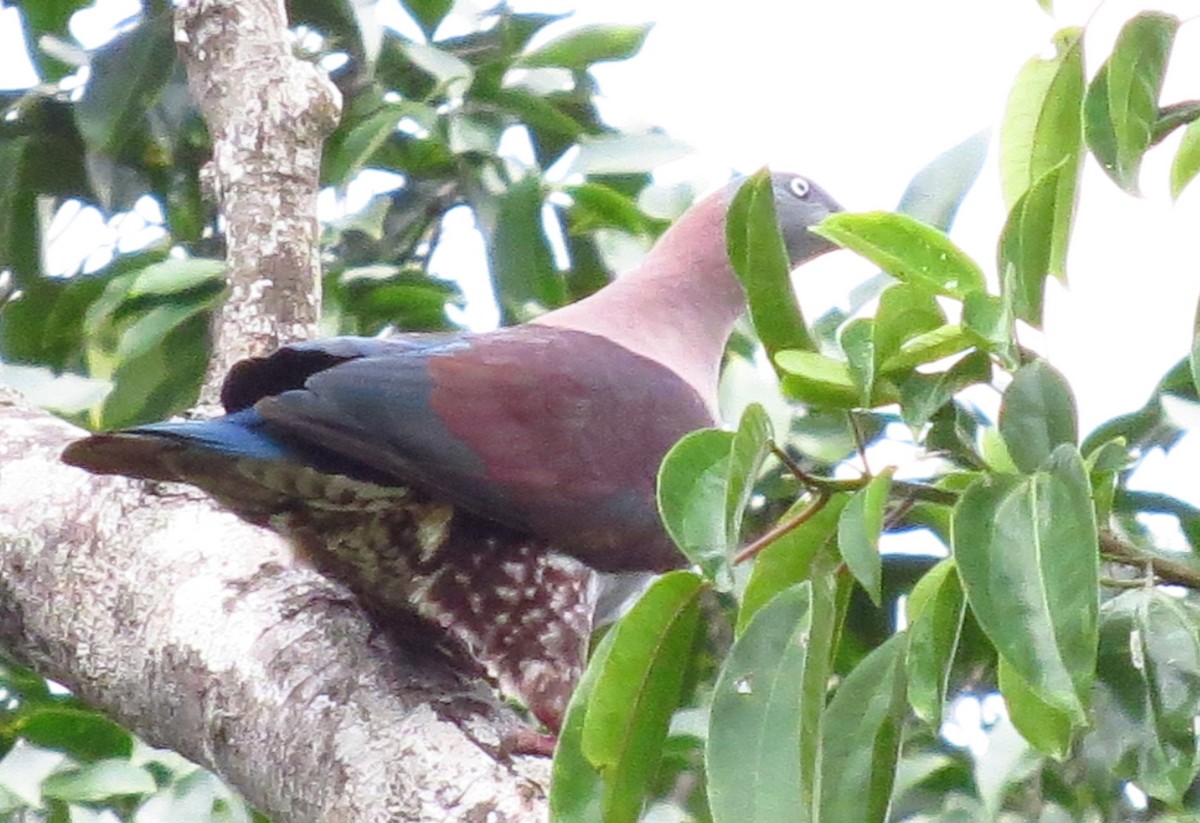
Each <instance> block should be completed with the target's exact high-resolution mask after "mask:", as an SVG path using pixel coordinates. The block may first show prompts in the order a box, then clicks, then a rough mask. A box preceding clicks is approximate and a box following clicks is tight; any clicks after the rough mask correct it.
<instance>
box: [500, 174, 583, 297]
mask: <svg viewBox="0 0 1200 823" xmlns="http://www.w3.org/2000/svg"><path fill="white" fill-rule="evenodd" d="M542 204H543V198H542V190H541V186H540V185H539V183H538V180H537V179H536V178H533V177H529V178H526V179H525V180H522V181H521V182H519V183H515V184H514V185H513V186H511V187H510V188H509V190H508V192H507V193H506V194H505V195H504V197H503V199H502V200H501V201H500V209H499V212H498V214H497V218H496V230H495V233H494V235H493V237H492V241H491V243H490V244H489V247H488V252H489V256H490V258H491V263H492V272H493V276H494V277H495V278H496V285H497V288H498V289H499V292H500V294H501V295H502V302H503V309H504V314H505V316H506V317H507V318H509V319H510V320H516V321H523V320H528V319H530V318H532V317H534V316H536V315H537V314H539V313H540V312H541V311H542V310H544V309H548V308H556V307H558V306H560V305H562V303H563V302H564V301H565V300H566V286H565V284H564V282H563V276H562V272H560V271H559V270H558V267H557V266H555V265H554V256H553V254H552V253H551V251H550V241H549V240H548V239H547V238H546V232H545V229H544V228H543V227H542Z"/></svg>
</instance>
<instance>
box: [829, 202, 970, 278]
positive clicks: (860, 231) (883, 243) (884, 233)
mask: <svg viewBox="0 0 1200 823" xmlns="http://www.w3.org/2000/svg"><path fill="white" fill-rule="evenodd" d="M810 231H812V232H814V233H815V234H819V235H821V236H822V237H824V238H826V239H828V240H832V241H833V242H834V243H837V244H838V245H839V246H843V247H845V248H847V249H850V250H851V251H853V252H855V253H856V254H859V255H862V256H863V257H865V258H867V259H868V260H870V261H871V262H872V263H874V264H875V265H877V266H879V267H880V268H881V269H883V270H884V271H886V272H887V273H888V274H891V275H892V276H894V277H896V278H898V279H899V280H902V281H904V282H906V283H912V284H914V285H918V286H921V287H923V288H925V289H928V290H930V291H933V292H935V293H937V294H945V295H948V296H950V297H956V298H958V299H960V300H961V299H963V298H965V297H966V296H967V295H968V294H970V293H971V292H975V291H984V290H985V287H984V280H983V271H982V270H981V269H980V268H979V264H977V263H976V262H975V261H974V260H972V259H971V257H970V256H969V255H967V253H966V252H964V251H963V250H962V249H960V248H959V247H958V246H956V245H955V244H954V243H953V242H952V241H951V240H950V238H949V237H947V236H946V235H945V234H944V233H943V232H941V231H939V230H938V229H935V228H934V227H933V226H929V225H926V224H925V223H922V222H921V221H919V220H916V219H915V218H912V217H908V216H906V215H903V214H894V213H892V212H885V211H876V212H866V213H864V214H852V213H849V212H839V213H838V214H831V215H830V216H829V217H827V218H825V219H824V220H823V221H822V222H821V224H820V225H819V226H815V227H813V228H812V229H810Z"/></svg>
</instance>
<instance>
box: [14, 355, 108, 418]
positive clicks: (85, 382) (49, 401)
mask: <svg viewBox="0 0 1200 823" xmlns="http://www.w3.org/2000/svg"><path fill="white" fill-rule="evenodd" d="M0 385H4V386H8V387H10V388H13V389H16V390H17V391H19V392H20V393H21V394H22V395H24V396H25V399H26V400H28V401H29V402H30V403H32V404H33V405H35V406H41V407H42V408H43V409H49V410H51V411H54V412H57V413H58V414H64V415H70V414H79V413H80V412H84V411H87V410H88V409H91V408H93V407H94V406H96V404H98V403H100V402H101V401H103V400H104V398H105V396H106V395H107V394H108V393H109V392H110V391H111V390H112V385H111V384H109V383H107V382H106V381H104V380H91V379H89V378H87V377H80V376H79V375H77V374H71V373H70V372H67V373H64V374H55V373H54V372H53V371H52V370H50V369H47V368H42V367H41V366H18V365H15V364H12V363H0Z"/></svg>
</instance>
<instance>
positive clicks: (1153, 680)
mask: <svg viewBox="0 0 1200 823" xmlns="http://www.w3.org/2000/svg"><path fill="white" fill-rule="evenodd" d="M1198 621H1200V615H1198V614H1197V613H1196V611H1195V610H1194V609H1193V608H1190V607H1189V606H1188V605H1187V604H1186V603H1185V602H1183V601H1181V600H1179V599H1178V598H1175V597H1172V596H1170V595H1167V594H1165V593H1163V592H1161V591H1159V590H1156V589H1137V590H1133V591H1128V592H1124V593H1122V594H1121V595H1119V596H1117V597H1115V598H1113V599H1112V600H1110V601H1108V602H1107V603H1105V604H1104V607H1103V608H1102V609H1101V623H1100V639H1101V642H1100V658H1099V660H1098V661H1097V673H1096V674H1097V682H1096V692H1097V694H1096V699H1097V712H1096V729H1095V731H1094V733H1092V734H1090V735H1088V737H1087V738H1085V740H1084V746H1085V751H1087V752H1088V754H1089V755H1090V756H1091V757H1094V758H1095V759H1096V760H1097V761H1098V762H1100V763H1102V764H1104V765H1106V766H1107V767H1108V768H1110V769H1112V770H1113V772H1114V773H1115V775H1116V776H1118V777H1120V778H1123V779H1127V780H1135V781H1137V784H1138V785H1139V786H1140V787H1142V788H1143V789H1144V790H1145V791H1146V792H1147V793H1149V794H1150V795H1151V796H1153V797H1156V798H1160V799H1161V800H1163V801H1165V802H1167V803H1169V804H1172V805H1175V804H1178V803H1180V801H1181V799H1182V795H1183V792H1185V791H1186V790H1187V789H1188V787H1190V786H1191V785H1192V783H1193V781H1194V780H1195V778H1196V776H1197V774H1200V756H1198V755H1197V743H1198V742H1200V741H1198V739H1197V731H1196V726H1195V723H1194V718H1195V717H1196V716H1197V715H1198V714H1200V640H1198V639H1197V638H1198V635H1197V625H1198Z"/></svg>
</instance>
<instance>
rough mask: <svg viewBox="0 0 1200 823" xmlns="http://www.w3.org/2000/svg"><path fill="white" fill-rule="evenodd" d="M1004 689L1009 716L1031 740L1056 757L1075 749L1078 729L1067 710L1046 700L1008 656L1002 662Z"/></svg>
mask: <svg viewBox="0 0 1200 823" xmlns="http://www.w3.org/2000/svg"><path fill="white" fill-rule="evenodd" d="M999 681H1000V693H1001V694H1002V695H1004V704H1005V706H1007V707H1008V719H1009V721H1010V722H1011V723H1012V724H1013V726H1015V727H1016V729H1017V731H1019V732H1020V733H1021V736H1022V737H1024V738H1025V739H1026V740H1027V741H1029V744H1030V745H1031V746H1033V747H1034V748H1035V749H1037V750H1038V751H1040V752H1042V753H1043V754H1046V755H1049V756H1050V757H1053V758H1054V759H1055V760H1060V761H1061V760H1064V759H1065V758H1066V757H1067V755H1068V754H1070V751H1071V735H1072V732H1073V731H1074V730H1073V729H1072V726H1071V718H1070V715H1068V714H1067V713H1066V712H1064V711H1061V710H1059V709H1057V708H1055V707H1054V706H1051V705H1050V704H1048V703H1046V702H1045V701H1044V700H1042V699H1041V698H1040V697H1039V696H1038V695H1037V693H1036V692H1034V690H1033V689H1031V688H1030V687H1029V684H1028V683H1026V682H1025V680H1024V678H1022V677H1021V676H1020V675H1019V674H1017V673H1016V671H1015V670H1014V669H1013V667H1012V664H1011V663H1009V662H1008V661H1007V660H1006V659H1005V658H1004V657H1001V658H1000V666H999Z"/></svg>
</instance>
